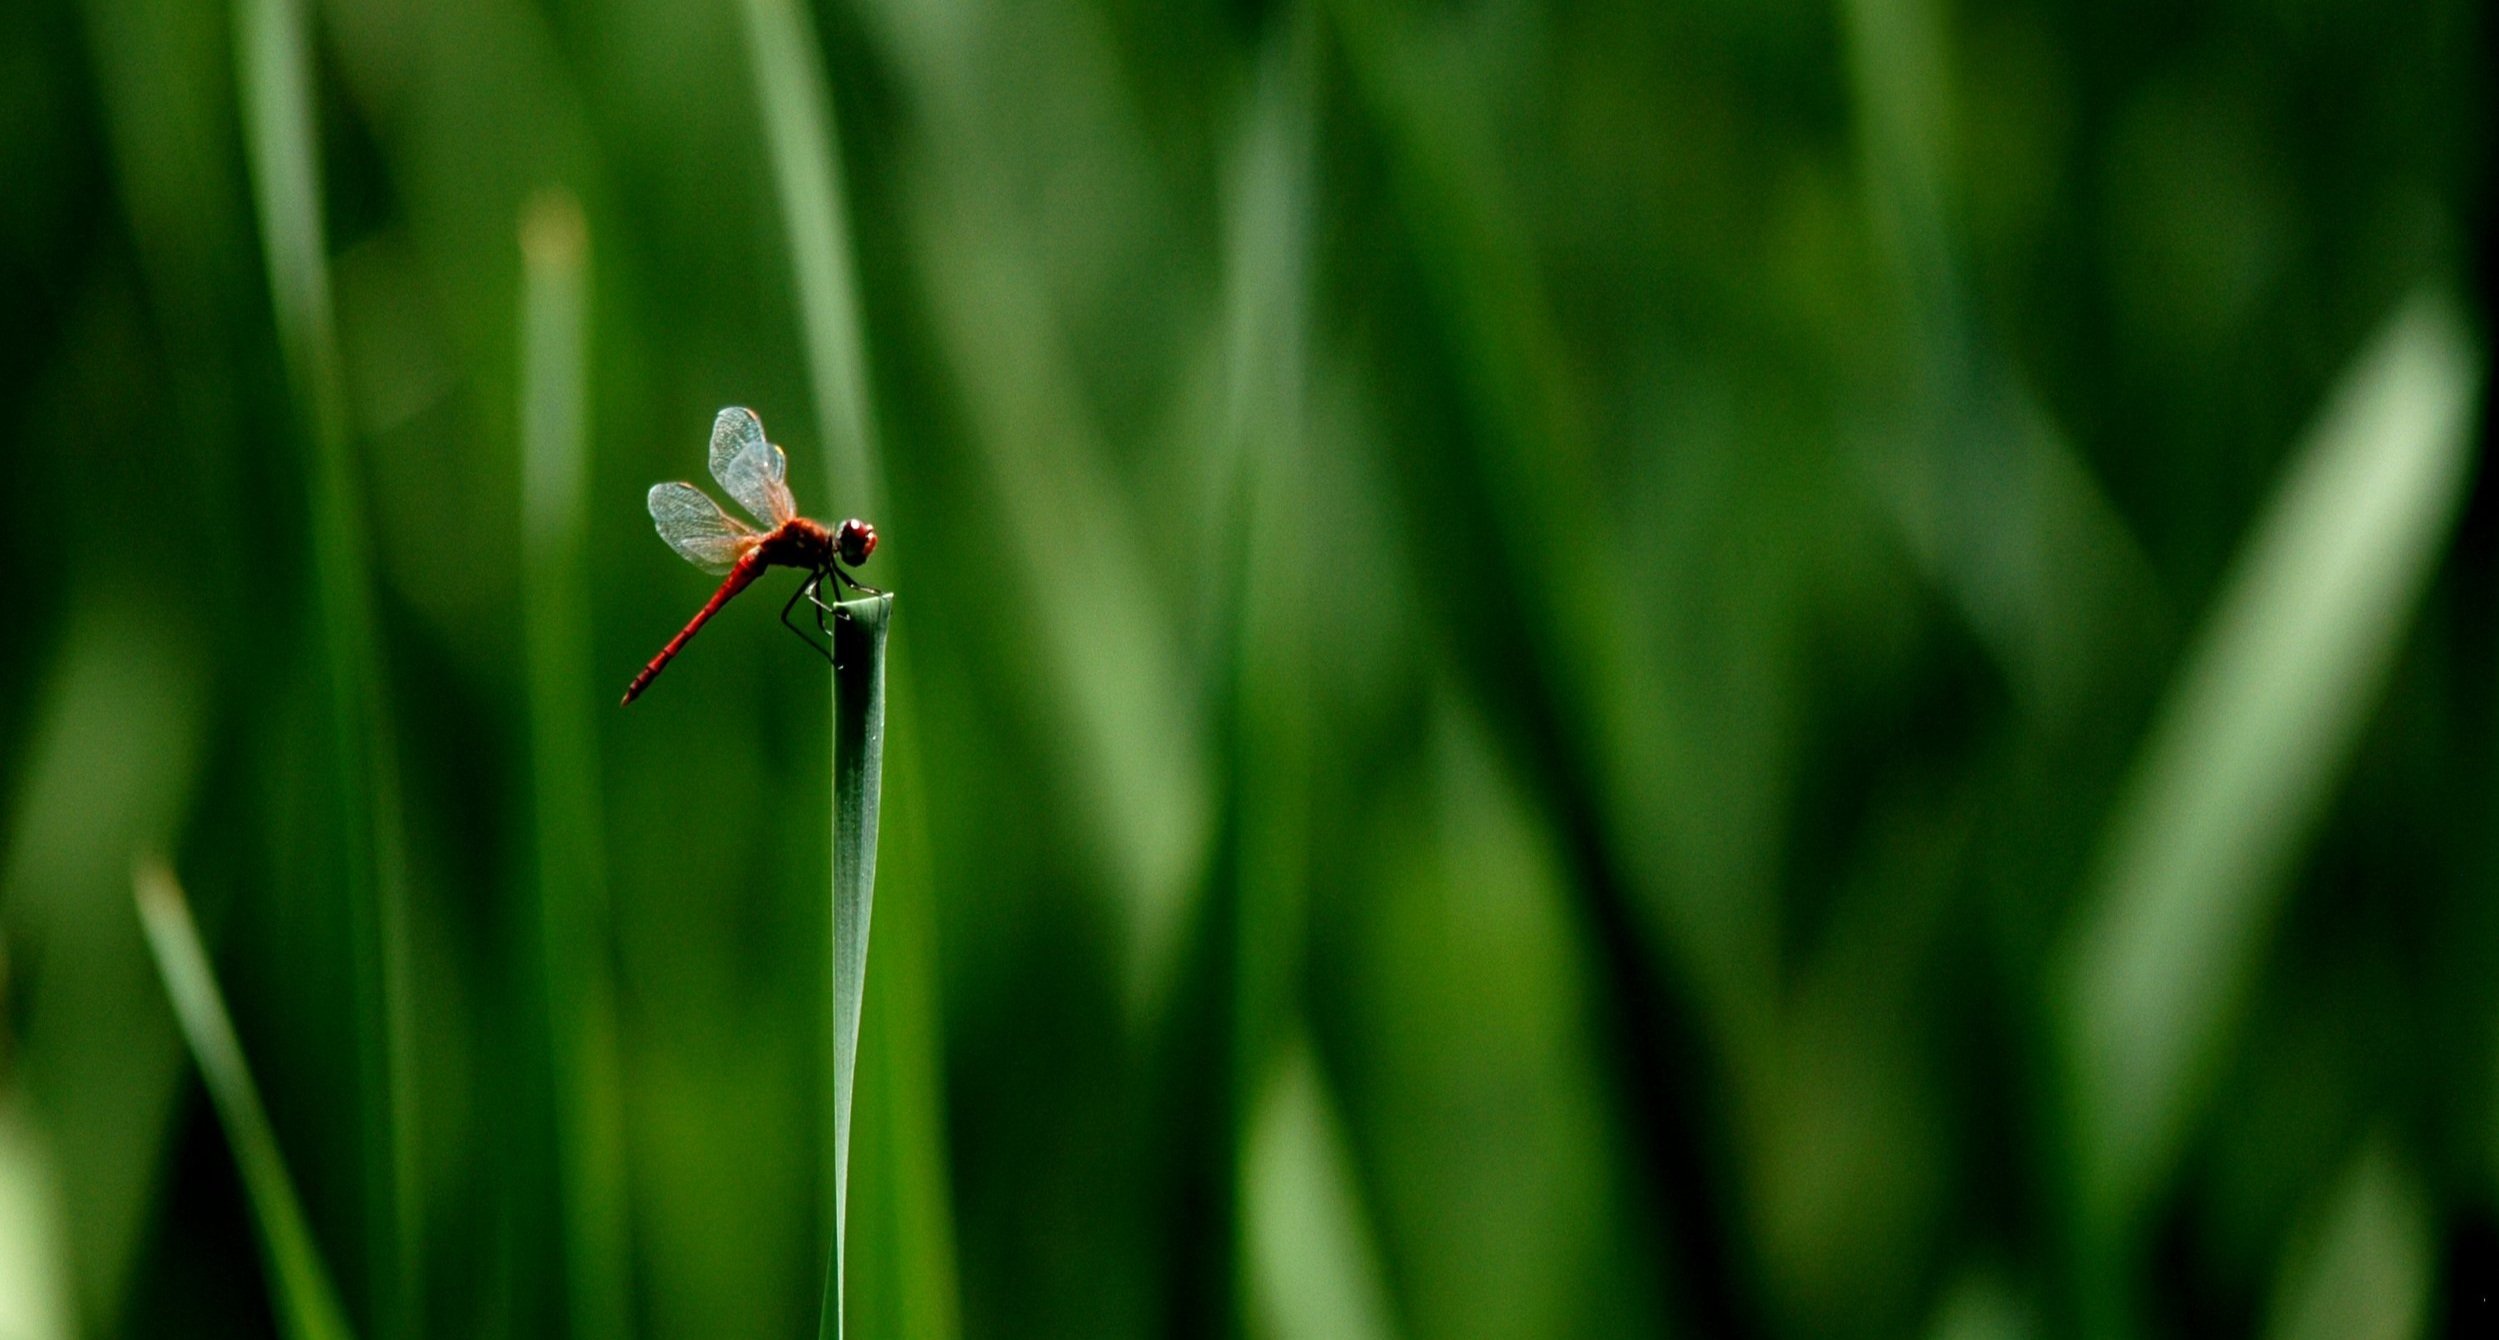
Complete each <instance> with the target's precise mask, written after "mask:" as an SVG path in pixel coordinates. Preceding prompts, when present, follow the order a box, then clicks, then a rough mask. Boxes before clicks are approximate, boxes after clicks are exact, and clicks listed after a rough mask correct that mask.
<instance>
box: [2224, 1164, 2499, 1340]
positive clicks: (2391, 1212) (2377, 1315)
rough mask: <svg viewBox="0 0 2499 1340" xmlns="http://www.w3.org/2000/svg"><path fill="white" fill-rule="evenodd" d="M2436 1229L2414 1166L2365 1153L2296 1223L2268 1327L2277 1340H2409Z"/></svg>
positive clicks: (2425, 1289) (2425, 1293) (2415, 1329)
mask: <svg viewBox="0 0 2499 1340" xmlns="http://www.w3.org/2000/svg"><path fill="white" fill-rule="evenodd" d="M2432 1232H2433V1229H2432V1221H2431V1219H2430V1207H2429V1204H2428V1202H2427V1201H2426V1199H2425V1198H2424V1196H2423V1194H2422V1190H2421V1186H2420V1183H2419V1181H2418V1180H2417V1179H2416V1178H2414V1177H2413V1175H2412V1174H2411V1172H2410V1170H2408V1169H2407V1168H2405V1167H2404V1166H2403V1164H2402V1163H2401V1162H2400V1161H2399V1160H2398V1159H2397V1158H2396V1157H2395V1156H2394V1154H2393V1153H2392V1152H2391V1151H2389V1150H2387V1149H2386V1148H2384V1147H2383V1146H2380V1145H2374V1144H2373V1145H2371V1146H2370V1147H2368V1148H2366V1149H2364V1150H2362V1151H2361V1153H2360V1155H2359V1157H2357V1158H2356V1159H2354V1160H2353V1161H2352V1165H2351V1167H2350V1169H2349V1170H2347V1171H2346V1172H2345V1173H2344V1174H2343V1176H2342V1177H2341V1178H2340V1179H2338V1180H2337V1182H2336V1183H2335V1185H2334V1187H2333V1190H2332V1193H2331V1195H2330V1197H2329V1198H2328V1199H2327V1200H2326V1201H2325V1202H2324V1203H2322V1204H2320V1205H2318V1206H2316V1207H2315V1208H2314V1209H2313V1210H2312V1211H2311V1212H2310V1213H2309V1214H2308V1215H2307V1216H2304V1217H2303V1219H2302V1221H2301V1222H2300V1223H2299V1224H2298V1225H2297V1226H2296V1227H2295V1228H2294V1229H2293V1230H2292V1240H2291V1243H2290V1247H2289V1250H2288V1251H2287V1252H2286V1253H2285V1254H2284V1257H2283V1267H2282V1273H2281V1275H2280V1276H2279V1278H2277V1279H2276V1281H2275V1285H2274V1295H2273V1304H2272V1308H2271V1312H2270V1321H2269V1323H2268V1325H2267V1326H2266V1328H2265V1333H2266V1334H2267V1335H2269V1336H2271V1337H2273V1340H2413V1337H2415V1336H2418V1335H2421V1334H2422V1333H2423V1332H2424V1330H2425V1329H2426V1327H2425V1323H2427V1322H2428V1320H2429V1317H2430V1296H2431V1288H2432V1282H2433V1280H2434V1279H2435V1274H2434V1272H2435V1271H2436V1269H2437V1265H2436V1255H2435V1253H2436V1247H2435V1244H2434V1243H2433V1240H2432ZM2468 1306H2487V1303H2486V1301H2485V1302H2482V1303H2478V1304H2470V1305H2468Z"/></svg>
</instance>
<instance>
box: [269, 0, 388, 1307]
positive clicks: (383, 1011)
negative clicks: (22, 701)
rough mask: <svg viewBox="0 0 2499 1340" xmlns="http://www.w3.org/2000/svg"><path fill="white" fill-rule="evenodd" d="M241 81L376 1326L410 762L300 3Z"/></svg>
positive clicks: (384, 1238) (284, 11)
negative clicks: (285, 406) (341, 331)
mask: <svg viewBox="0 0 2499 1340" xmlns="http://www.w3.org/2000/svg"><path fill="white" fill-rule="evenodd" d="M235 59H236V62H237V69H236V83H237V86H238V87H239V89H240V91H241V103H242V108H241V110H242V121H243V132H244V134H243V140H244V148H245V157H246V161H247V163H248V165H249V167H250V171H251V178H252V191H253V198H254V204H255V206H256V209H257V213H258V216H259V224H260V237H261V247H262V250H263V252H264V253H265V257H264V259H265V261H266V263H267V266H268V272H269V276H268V277H269V289H270V297H271V301H272V304H273V307H274V311H275V319H276V324H277V333H278V343H279V352H280V354H281V355H282V356H283V358H284V360H285V363H286V370H287V376H288V380H289V381H290V382H291V383H292V386H293V390H294V395H295V399H296V402H297V404H298V406H299V408H300V409H301V411H302V413H303V415H304V418H305V432H304V439H305V441H306V443H307V444H308V446H309V448H310V460H309V461H308V462H307V465H308V471H307V474H308V477H309V481H310V484H311V490H312V506H311V517H312V542H313V552H312V568H313V574H314V585H315V588H316V591H317V593H318V597H319V601H320V608H321V625H322V629H321V633H322V640H323V647H324V650H325V653H326V657H327V661H328V673H329V690H330V698H331V704H330V705H331V713H332V721H331V726H332V732H333V737H334V743H335V747H336V749H337V767H338V776H337V778H336V779H335V783H334V784H335V786H336V789H337V794H338V803H339V805H340V807H341V813H340V824H341V831H342V832H343V833H344V834H345V840H344V842H343V847H344V858H345V860H344V868H345V875H346V889H345V897H346V899H347V905H348V917H347V920H348V924H349V928H350V929H349V934H350V935H351V936H352V937H353V943H352V944H351V946H350V954H351V957H352V959H353V961H354V965H355V967H354V973H355V981H356V1020H357V1047H356V1059H357V1065H358V1068H359V1082H358V1086H357V1092H358V1101H359V1105H360V1108H361V1114H360V1115H361V1125H362V1127H363V1134H362V1142H361V1145H362V1153H363V1157H364V1162H365V1169H364V1203H365V1212H366V1220H367V1231H366V1250H367V1252H368V1254H369V1257H370V1260H371V1263H372V1271H371V1275H372V1282H371V1289H372V1297H373V1316H374V1328H375V1330H376V1331H377V1332H378V1333H379V1334H381V1335H383V1336H386V1337H412V1336H414V1335H416V1334H418V1333H419V1332H420V1331H421V1329H422V1327H421V1325H420V1322H419V1319H418V1314H417V1280H418V1278H419V1275H420V1268H419V1265H418V1257H417V1251H418V1239H419V1234H418V1232H417V1223H418V1220H419V1217H420V1211H419V1208H418V1201H417V1178H416V1115H415V1104H416V1097H415V1084H414V1082H413V1079H412V1075H411V1067H412V1066H413V1064H414V1061H413V1049H412V1048H411V1046H410V1044H409V1041H408V1037H407V1028H408V1018H409V1011H408V1009H407V1005H406V1001H407V996H408V967H407V951H406V943H407V931H406V919H407V916H406V890H405V885H404V882H403V871H404V869H405V862H404V860H403V856H402V845H401V844H402V839H401V833H400V819H399V802H398V780H397V777H398V773H397V766H396V764H395V763H394V761H393V759H392V750H391V742H390V739H389V736H388V733H387V729H386V725H385V718H384V715H383V712H382V706H381V704H382V697H381V692H380V687H379V673H378V670H377V668H376V652H375V645H376V642H375V630H374V618H373V609H372V595H371V592H370V590H369V588H368V585H367V583H368V581H369V575H368V571H367V567H368V560H367V554H366V542H365V535H364V524H363V518H362V515H361V513H360V511H359V509H358V497H359V494H358V490H357V486H356V481H355V467H354V462H353V460H352V459H351V457H350V451H349V425H348V417H347V407H346V399H345V395H344V392H343V390H342V387H341V380H340V369H339V356H338V342H337V335H336V329H335V324H334V316H333V308H332V303H331V287H330V269H329V258H328V254H327V243H326V241H325V238H324V230H323V225H322V205H321V178H320V167H319V163H320V152H319V144H318V139H317V136H316V135H315V132H314V128H313V113H312V101H313V100H312V89H311V81H312V57H311V52H310V50H309V47H308V43H307V22H306V18H305V15H304V13H303V10H302V7H301V5H300V3H299V2H298V0H236V5H235Z"/></svg>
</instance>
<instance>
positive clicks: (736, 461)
mask: <svg viewBox="0 0 2499 1340" xmlns="http://www.w3.org/2000/svg"><path fill="white" fill-rule="evenodd" d="M789 472H790V461H789V458H788V457H787V456H784V455H782V454H781V449H780V448H779V447H776V446H774V445H772V444H771V443H770V442H767V441H765V440H764V421H763V420H761V419H758V418H756V417H755V411H753V410H751V409H745V408H742V407H738V406H732V407H730V408H728V409H724V410H722V411H720V417H718V418H716V419H713V420H712V478H714V479H717V480H719V481H720V487H721V488H723V489H725V490H727V492H728V494H729V496H730V497H732V498H735V499H737V501H738V505H739V506H740V507H743V508H745V509H746V510H747V511H749V512H751V513H753V514H754V516H755V519H756V520H758V521H761V522H763V523H764V524H765V525H767V526H778V525H780V524H781V523H782V522H784V521H787V520H789V519H790V518H791V517H794V516H796V515H798V503H797V502H796V501H795V500H794V499H792V498H791V497H790V486H789V485H788V484H786V483H784V482H782V481H783V480H784V479H785V478H786V477H787V476H788V474H789Z"/></svg>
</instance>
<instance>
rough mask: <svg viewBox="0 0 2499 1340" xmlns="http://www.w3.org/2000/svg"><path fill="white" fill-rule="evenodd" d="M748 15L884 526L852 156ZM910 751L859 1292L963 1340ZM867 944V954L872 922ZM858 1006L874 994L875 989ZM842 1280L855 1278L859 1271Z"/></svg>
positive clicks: (811, 55)
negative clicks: (844, 168)
mask: <svg viewBox="0 0 2499 1340" xmlns="http://www.w3.org/2000/svg"><path fill="white" fill-rule="evenodd" d="M744 12H745V15H746V33H747V50H748V54H749V55H750V57H751V58H752V61H753V64H754V67H755V92H756V98H757V101H758V104H759V106H760V109H761V112H762V116H763V121H764V126H765V132H766V135H767V136H768V138H769V140H770V143H771V146H772V164H773V180H774V183H775V185H776V187H777V188H778V191H779V195H780V200H781V215H782V222H783V224H784V226H785V227H786V228H787V230H788V234H789V243H790V254H791V258H792V263H793V265H794V266H795V268H796V271H797V276H798V300H799V318H800V327H801V333H802V335H803V337H804V339H805V343H806V347H807V368H808V374H809V379H810V382H811V385H812V390H813V393H814V397H815V404H816V416H817V422H818V424H819V425H820V427H821V431H822V436H823V440H824V459H825V473H826V478H827V480H828V481H829V483H830V485H831V487H832V493H833V496H835V497H837V498H840V499H842V500H844V501H843V507H844V509H845V510H848V511H852V512H855V513H856V514H859V515H863V516H867V517H870V518H876V517H879V516H881V515H882V514H883V511H884V491H883V478H882V471H881V468H880V465H879V462H878V441H877V434H876V416H875V413H874V410H873V407H872V402H871V399H870V396H869V392H868V372H867V340H866V338H865V336H864V334H863V333H862V331H861V328H860V321H859V298H858V282H857V277H856V272H855V269H854V267H853V265H852V248H851V240H850V215H849V208H848V206H847V204H846V203H845V199H844V196H845V192H844V190H843V178H842V172H841V141H840V136H839V132H838V128H837V124H836V122H835V120H834V116H833V105H832V100H831V98H830V97H829V96H828V93H827V85H828V80H827V79H826V77H825V71H824V66H823V61H822V60H821V58H820V56H819V53H818V50H817V47H816V43H815V40H814V35H813V34H812V32H810V31H809V29H808V26H807V24H806V22H805V20H804V12H803V11H802V10H801V9H800V8H799V6H797V5H796V4H794V3H793V2H792V0H748V3H747V4H746V6H745V9H744ZM903 558H904V555H903V554H902V553H900V552H897V551H896V550H895V549H893V548H891V547H889V548H888V549H887V551H886V556H885V558H884V559H883V560H882V561H881V562H880V564H879V572H880V573H881V574H882V575H881V576H880V577H879V578H878V580H879V581H881V582H883V583H884V584H885V585H887V586H888V587H893V586H898V585H900V584H901V579H900V578H899V576H898V575H897V574H898V573H899V571H900V570H901V569H902V567H903V566H904V565H903V563H902V562H901V560H902V559H903ZM886 674H887V675H888V676H889V677H890V678H891V680H892V681H893V683H894V684H895V685H896V692H897V697H898V699H899V701H900V702H901V703H902V704H903V705H904V706H903V708H902V711H903V712H905V713H907V711H908V703H909V701H910V689H909V686H910V684H911V677H910V671H909V664H908V662H907V660H906V659H905V658H904V657H903V656H902V655H901V654H900V652H899V649H897V650H896V651H895V652H894V653H893V654H892V655H890V656H889V658H888V661H887V666H886ZM910 738H911V737H910V736H909V735H908V733H906V737H905V744H904V746H903V749H902V751H901V752H900V753H899V754H898V755H897V756H896V758H895V772H896V774H897V782H898V785H897V787H896V791H897V793H898V794H899V795H901V796H903V797H905V800H904V803H903V804H902V805H900V806H898V807H897V808H898V810H899V812H898V814H897V815H896V816H895V824H896V826H897V829H898V834H897V836H898V837H899V838H900V840H901V843H902V846H901V852H900V854H901V856H902V858H903V859H902V861H901V863H900V867H899V868H898V869H892V870H889V871H888V872H887V876H886V878H887V882H888V883H889V884H893V885H895V886H896V887H897V888H898V889H899V891H900V896H901V897H902V898H903V899H904V910H903V911H902V912H901V914H900V915H901V916H902V918H903V924H901V925H900V926H898V927H894V928H891V929H889V931H888V939H889V940H892V939H895V938H897V937H899V939H900V943H899V945H897V946H896V947H895V948H894V949H891V950H889V952H888V954H887V961H886V967H885V969H884V971H882V972H881V973H879V974H878V988H877V1001H878V1006H879V1009H880V1011H881V1012H882V1013H881V1018H880V1022H879V1024H878V1026H877V1029H876V1030H875V1031H874V1032H872V1033H871V1034H870V1036H869V1039H868V1041H867V1043H866V1047H867V1055H868V1064H867V1066H866V1067H865V1068H866V1069H867V1071H868V1072H869V1073H870V1074H871V1076H873V1077H874V1078H875V1079H876V1080H878V1081H879V1082H881V1083H883V1084H884V1085H885V1086H886V1091H885V1093H884V1102H883V1103H882V1104H881V1105H879V1106H878V1107H876V1108H875V1109H873V1110H874V1111H875V1112H877V1113H879V1114H880V1115H882V1116H889V1117H890V1118H891V1120H890V1121H883V1120H871V1121H869V1122H867V1123H865V1124H866V1126H867V1127H868V1131H867V1132H866V1133H864V1134H862V1136H861V1147H862V1149H863V1151H865V1152H866V1153H867V1154H868V1155H869V1156H870V1157H872V1158H874V1159H876V1160H877V1162H876V1163H875V1165H874V1166H873V1167H872V1168H869V1169H867V1170H865V1172H864V1175H863V1177H862V1183H863V1201H865V1200H867V1199H868V1198H870V1197H872V1198H873V1204H872V1205H864V1206H863V1208H867V1209H868V1210H869V1212H870V1213H869V1216H868V1217H869V1218H870V1219H871V1221H872V1222H875V1223H876V1224H877V1225H878V1226H879V1228H880V1229H882V1230H884V1231H885V1232H887V1233H888V1234H890V1237H889V1239H888V1240H885V1241H880V1242H879V1243H878V1244H877V1247H876V1249H875V1250H874V1251H873V1252H872V1253H869V1254H868V1255H866V1256H865V1257H864V1260H865V1261H866V1263H867V1264H868V1265H869V1266H870V1267H871V1269H872V1270H873V1271H874V1272H875V1273H874V1277H873V1278H872V1279H864V1280H863V1281H862V1284H861V1290H860V1292H861V1295H862V1301H863V1302H864V1303H865V1304H866V1305H867V1308H868V1311H867V1315H868V1316H869V1317H870V1318H871V1319H872V1320H873V1322H874V1323H876V1329H874V1330H873V1331H872V1332H871V1333H873V1334H895V1335H912V1336H927V1337H934V1336H944V1335H951V1334H953V1333H954V1330H955V1325H956V1312H955V1302H954V1294H955V1273H954V1226H953V1212H952V1209H951V1207H950V1205H949V1204H948V1199H947V1194H946V1179H945V1141H944V1138H943V1136H942V1134H941V1113H942V1111H943V1107H944V1099H943V1094H942V1091H941V1084H942V1081H941V1077H940V1070H939V1065H938V1057H939V1056H940V1055H941V1051H940V1043H941V1029H940V1027H939V1023H938V1017H937V1012H938V1005H937V986H936V978H935V967H934V964H935V955H934V954H933V952H931V951H930V948H929V944H928V941H929V940H930V938H931V936H930V934H929V932H930V927H929V925H928V919H929V915H930V913H929V908H928V898H927V895H928V891H929V890H928V884H927V871H928V862H927V860H926V859H925V854H924V846H923V844H924V842H925V834H924V832H923V830H922V828H921V821H920V818H919V811H918V810H917V809H916V808H914V807H913V803H912V802H913V801H914V800H915V799H916V797H917V794H918V793H917V791H916V789H915V788H914V787H913V786H912V785H911V782H912V781H913V780H915V779H916V778H917V776H918V770H917V768H916V766H915V765H916V762H917V755H916V754H915V753H914V747H913V746H912V744H911V743H910V742H909V741H910ZM890 919H891V918H890V916H889V920H890ZM860 929H861V943H862V952H863V953H864V948H865V929H866V923H865V918H864V916H863V917H862V921H861V927H860ZM858 990H859V991H861V992H862V993H864V990H865V984H864V982H862V983H860V984H859V986H858ZM864 999H865V998H864V994H862V995H861V996H860V997H859V998H858V999H857V1000H854V1002H853V1003H852V1006H851V1008H852V1010H853V1015H854V1017H853V1024H852V1027H853V1031H854V1033H855V1031H856V1028H857V1022H856V1015H857V1012H858V1011H860V1010H862V1009H864ZM857 1061H858V1056H857V1055H856V1054H854V1055H853V1057H852V1064H851V1066H850V1067H848V1068H845V1067H843V1066H842V1065H840V1064H838V1062H837V1064H836V1066H835V1075H836V1077H837V1082H836V1089H837V1092H836V1093H835V1094H834V1095H833V1101H834V1103H835V1105H836V1108H837V1110H839V1111H841V1112H842V1113H844V1114H847V1113H848V1112H849V1110H850V1106H849V1102H850V1100H849V1096H848V1095H849V1088H848V1086H849V1085H850V1084H851V1083H852V1082H853V1080H855V1078H856V1071H857V1070H858V1068H859V1067H858V1065H857ZM843 1120H844V1122H846V1121H847V1115H845V1117H844V1119H843ZM836 1126H837V1129H836V1132H835V1136H834V1139H835V1144H836V1147H835V1149H834V1150H833V1151H832V1155H831V1158H830V1160H829V1162H830V1163H831V1165H832V1166H833V1167H835V1168H838V1169H840V1170H842V1176H841V1178H840V1179H839V1180H838V1183H837V1185H836V1186H835V1187H834V1188H833V1190H832V1195H833V1198H834V1203H835V1205H836V1207H837V1208H836V1210H835V1215H836V1219H837V1222H838V1223H839V1224H840V1225H842V1226H843V1227H840V1228H837V1235H840V1234H846V1232H847V1228H846V1225H847V1222H848V1214H849V1208H848V1206H849V1192H850V1187H849V1183H848V1181H847V1175H848V1168H849V1134H848V1130H849V1128H848V1126H847V1125H845V1124H842V1123H836ZM837 1250H838V1249H837ZM837 1269H838V1270H840V1271H842V1272H845V1273H846V1272H847V1270H848V1265H847V1262H846V1261H844V1262H843V1263H841V1264H840V1265H838V1266H837ZM843 1306H847V1300H846V1299H845V1300H837V1316H836V1324H837V1325H838V1324H839V1322H840V1318H839V1315H838V1309H839V1308H840V1307H843Z"/></svg>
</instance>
